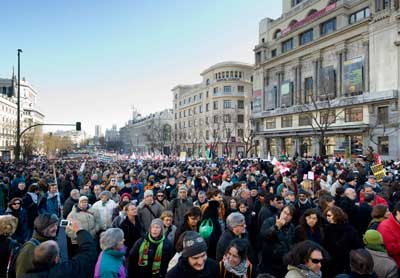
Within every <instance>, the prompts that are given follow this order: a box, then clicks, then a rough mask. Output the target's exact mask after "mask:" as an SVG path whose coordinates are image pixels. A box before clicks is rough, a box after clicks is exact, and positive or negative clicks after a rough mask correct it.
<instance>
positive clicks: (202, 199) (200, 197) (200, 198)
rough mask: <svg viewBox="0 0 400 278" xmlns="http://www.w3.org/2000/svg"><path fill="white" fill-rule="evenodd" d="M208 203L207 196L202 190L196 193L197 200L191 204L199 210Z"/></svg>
mask: <svg viewBox="0 0 400 278" xmlns="http://www.w3.org/2000/svg"><path fill="white" fill-rule="evenodd" d="M207 202H208V200H207V196H206V193H205V192H204V191H203V190H200V191H199V192H198V193H197V200H196V201H194V202H193V205H194V206H195V207H199V208H201V206H203V205H204V204H206V203H207Z"/></svg>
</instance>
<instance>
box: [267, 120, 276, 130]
mask: <svg viewBox="0 0 400 278" xmlns="http://www.w3.org/2000/svg"><path fill="white" fill-rule="evenodd" d="M265 128H266V129H274V128H276V120H275V118H266V119H265Z"/></svg>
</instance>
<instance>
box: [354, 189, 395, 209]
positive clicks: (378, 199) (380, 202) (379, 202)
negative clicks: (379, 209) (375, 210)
mask: <svg viewBox="0 0 400 278" xmlns="http://www.w3.org/2000/svg"><path fill="white" fill-rule="evenodd" d="M362 203H364V193H363V192H360V204H362ZM376 205H385V206H386V207H389V205H388V203H387V201H386V200H385V199H384V198H382V197H381V196H379V195H378V194H375V199H374V202H373V204H372V206H373V207H374V206H376Z"/></svg>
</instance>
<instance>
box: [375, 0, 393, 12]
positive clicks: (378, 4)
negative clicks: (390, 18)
mask: <svg viewBox="0 0 400 278" xmlns="http://www.w3.org/2000/svg"><path fill="white" fill-rule="evenodd" d="M388 7H390V0H375V11H377V12H378V11H382V10H384V9H387V8H388Z"/></svg>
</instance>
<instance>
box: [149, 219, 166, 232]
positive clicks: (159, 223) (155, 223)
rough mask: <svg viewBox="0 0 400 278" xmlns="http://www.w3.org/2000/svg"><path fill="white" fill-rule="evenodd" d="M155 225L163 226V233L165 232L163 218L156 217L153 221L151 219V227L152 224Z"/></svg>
mask: <svg viewBox="0 0 400 278" xmlns="http://www.w3.org/2000/svg"><path fill="white" fill-rule="evenodd" d="M153 225H158V226H160V227H161V235H163V234H164V223H163V222H162V220H161V219H160V218H155V219H153V221H151V224H150V228H151V226H153Z"/></svg>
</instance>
